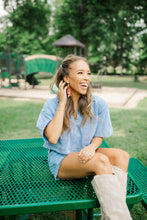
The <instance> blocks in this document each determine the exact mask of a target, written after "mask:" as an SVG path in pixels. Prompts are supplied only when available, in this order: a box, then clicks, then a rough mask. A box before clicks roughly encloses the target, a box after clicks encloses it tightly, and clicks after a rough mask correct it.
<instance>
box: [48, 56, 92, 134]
mask: <svg viewBox="0 0 147 220" xmlns="http://www.w3.org/2000/svg"><path fill="white" fill-rule="evenodd" d="M78 60H83V61H85V62H86V63H87V64H88V62H87V60H86V59H85V58H84V57H80V56H76V55H68V56H67V57H65V59H64V60H63V61H62V65H61V66H60V68H59V69H58V70H57V72H56V74H55V77H54V80H53V82H52V85H51V86H52V87H53V85H56V86H57V87H59V84H60V82H61V81H62V80H63V78H64V76H69V70H70V65H71V63H73V62H75V61H78ZM92 100H93V99H92V94H91V90H90V86H89V87H88V89H87V94H86V95H85V96H84V95H81V96H80V98H79V101H78V109H79V112H80V114H81V115H82V116H83V121H82V124H81V125H84V124H85V123H86V121H87V119H88V118H89V117H90V119H91V120H92V118H93V117H92V116H93V113H92V110H91V105H92ZM73 113H74V106H73V100H72V97H68V98H67V102H66V106H65V113H64V119H63V129H62V130H63V132H64V131H65V130H68V132H70V116H71V115H73Z"/></svg>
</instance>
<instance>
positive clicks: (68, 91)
mask: <svg viewBox="0 0 147 220" xmlns="http://www.w3.org/2000/svg"><path fill="white" fill-rule="evenodd" d="M67 97H68V98H69V97H71V88H70V86H69V84H68V86H67Z"/></svg>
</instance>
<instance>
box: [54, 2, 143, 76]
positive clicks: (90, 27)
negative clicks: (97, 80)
mask: <svg viewBox="0 0 147 220" xmlns="http://www.w3.org/2000/svg"><path fill="white" fill-rule="evenodd" d="M55 2H56V4H57V2H58V1H57V0H56V1H55ZM145 2H146V1H145V0H140V1H139V2H138V1H137V0H130V1H128V0H124V1H122V2H118V1H117V0H105V1H102V0H99V1H97V0H80V1H78V0H72V1H71V0H62V1H60V5H58V6H59V7H56V10H55V13H54V30H55V37H56V38H57V39H58V38H59V37H62V36H63V35H65V34H68V33H70V34H72V35H73V36H74V37H76V38H77V39H79V40H80V41H81V42H83V43H84V44H85V45H86V48H87V51H88V52H87V53H86V55H88V58H89V60H90V61H94V62H95V61H97V63H98V65H99V67H104V66H105V67H107V66H110V65H111V66H113V69H114V72H115V69H116V67H118V66H121V69H122V70H123V68H124V69H125V68H127V69H128V68H129V64H130V63H131V62H132V61H131V58H130V53H131V50H132V48H133V42H134V37H135V35H136V33H137V32H138V31H141V27H137V26H136V22H137V21H138V20H140V19H144V20H145V19H146V11H147V10H146V4H145ZM97 68H98V67H97Z"/></svg>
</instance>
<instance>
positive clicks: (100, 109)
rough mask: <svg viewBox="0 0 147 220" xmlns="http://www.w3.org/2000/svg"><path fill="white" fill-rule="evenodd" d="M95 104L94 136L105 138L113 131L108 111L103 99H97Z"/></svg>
mask: <svg viewBox="0 0 147 220" xmlns="http://www.w3.org/2000/svg"><path fill="white" fill-rule="evenodd" d="M96 104H97V105H96V106H95V108H97V114H96V117H97V127H96V131H95V134H94V137H103V138H107V137H109V136H111V134H112V133H113V128H112V124H111V119H110V113H109V108H108V105H107V103H106V102H105V101H104V100H103V99H99V100H98V101H97V103H96Z"/></svg>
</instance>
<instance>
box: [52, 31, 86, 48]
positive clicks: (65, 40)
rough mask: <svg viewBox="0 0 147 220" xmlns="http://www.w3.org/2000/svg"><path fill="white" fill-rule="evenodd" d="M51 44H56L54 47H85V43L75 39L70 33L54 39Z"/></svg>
mask: <svg viewBox="0 0 147 220" xmlns="http://www.w3.org/2000/svg"><path fill="white" fill-rule="evenodd" d="M53 46H56V47H82V48H84V47H85V45H84V44H83V43H81V42H80V41H78V40H77V39H75V38H74V37H73V36H71V35H70V34H67V35H66V36H64V37H62V38H60V39H59V40H57V41H55V42H54V43H53Z"/></svg>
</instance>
